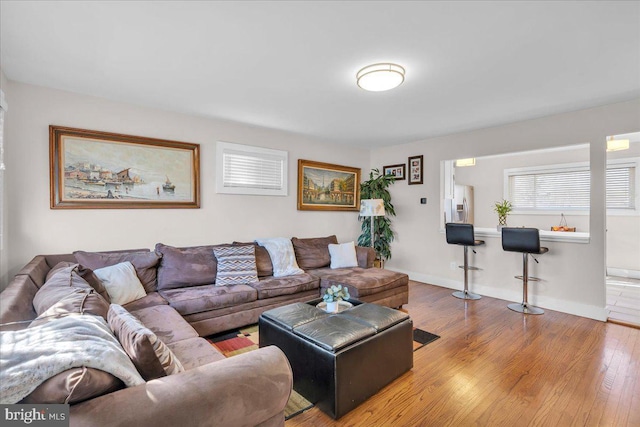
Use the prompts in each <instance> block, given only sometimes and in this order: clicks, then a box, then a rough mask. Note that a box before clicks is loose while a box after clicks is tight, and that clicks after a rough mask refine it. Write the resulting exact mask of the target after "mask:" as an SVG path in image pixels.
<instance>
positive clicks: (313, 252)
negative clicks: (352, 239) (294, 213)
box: [291, 235, 338, 270]
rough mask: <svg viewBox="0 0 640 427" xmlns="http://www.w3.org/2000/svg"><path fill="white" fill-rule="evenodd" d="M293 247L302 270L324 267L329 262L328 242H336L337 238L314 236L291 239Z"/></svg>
mask: <svg viewBox="0 0 640 427" xmlns="http://www.w3.org/2000/svg"><path fill="white" fill-rule="evenodd" d="M291 243H293V249H294V251H295V253H296V260H297V261H298V266H299V267H300V268H302V269H303V270H307V269H310V268H321V267H326V266H327V265H329V263H330V262H331V256H330V255H329V244H337V243H338V239H337V237H336V236H335V235H334V236H328V237H314V238H309V239H298V238H297V237H293V238H292V239H291Z"/></svg>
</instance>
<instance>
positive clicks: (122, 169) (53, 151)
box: [49, 125, 200, 209]
mask: <svg viewBox="0 0 640 427" xmlns="http://www.w3.org/2000/svg"><path fill="white" fill-rule="evenodd" d="M49 175H50V206H51V209H155V208H164V209H176V208H199V207H200V145H199V144H191V143H186V142H178V141H169V140H163V139H155V138H146V137H142V136H133V135H123V134H117V133H110V132H101V131H93V130H86V129H76V128H69V127H63V126H54V125H51V126H49Z"/></svg>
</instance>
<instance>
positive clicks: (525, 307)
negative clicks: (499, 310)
mask: <svg viewBox="0 0 640 427" xmlns="http://www.w3.org/2000/svg"><path fill="white" fill-rule="evenodd" d="M507 307H509V309H510V310H513V311H517V312H518V313H524V314H544V310H543V309H541V308H538V307H534V306H532V305H529V304H527V303H520V304H515V303H514V304H509V305H508V306H507Z"/></svg>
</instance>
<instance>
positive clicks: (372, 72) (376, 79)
mask: <svg viewBox="0 0 640 427" xmlns="http://www.w3.org/2000/svg"><path fill="white" fill-rule="evenodd" d="M356 79H357V81H358V86H360V87H361V88H362V89H364V90H368V91H371V92H382V91H385V90H389V89H393V88H394V87H398V86H400V85H401V84H402V82H403V81H404V68H402V67H401V66H400V65H397V64H391V63H389V62H385V63H381V64H373V65H368V66H366V67H364V68H363V69H361V70H360V71H358V73H357V74H356Z"/></svg>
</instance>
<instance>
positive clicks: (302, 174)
mask: <svg viewBox="0 0 640 427" xmlns="http://www.w3.org/2000/svg"><path fill="white" fill-rule="evenodd" d="M298 210H314V211H316V210H324V211H359V210H360V168H352V167H349V166H340V165H332V164H330V163H320V162H314V161H311V160H302V159H300V160H298Z"/></svg>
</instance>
